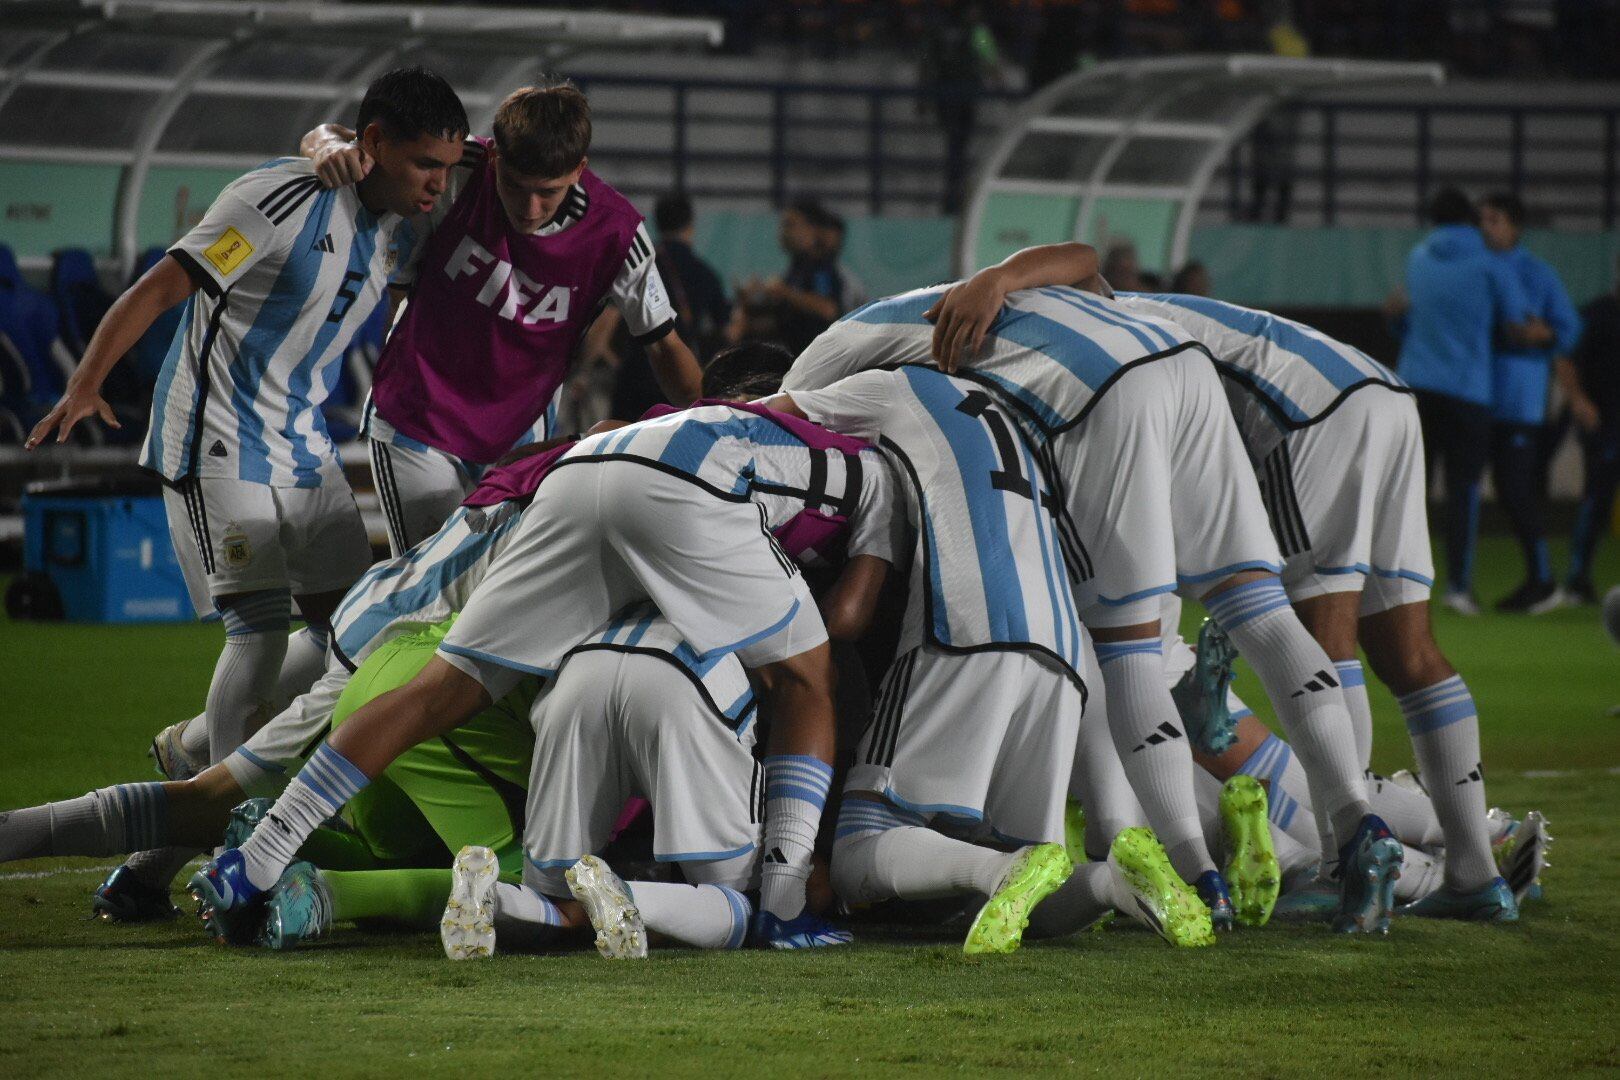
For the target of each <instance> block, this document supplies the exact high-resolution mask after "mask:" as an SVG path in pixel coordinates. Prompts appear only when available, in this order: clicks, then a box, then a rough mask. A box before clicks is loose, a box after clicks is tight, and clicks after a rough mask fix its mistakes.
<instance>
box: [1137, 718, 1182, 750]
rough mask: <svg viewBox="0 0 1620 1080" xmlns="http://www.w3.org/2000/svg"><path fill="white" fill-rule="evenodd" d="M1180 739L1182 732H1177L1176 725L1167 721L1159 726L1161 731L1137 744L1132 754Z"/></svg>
mask: <svg viewBox="0 0 1620 1080" xmlns="http://www.w3.org/2000/svg"><path fill="white" fill-rule="evenodd" d="M1179 738H1181V732H1179V731H1177V730H1176V725H1174V724H1172V723H1170V721H1168V720H1166V721H1165V722H1164V723H1162V724H1160V725H1159V730H1157V731H1155V732H1154V733H1153V734H1151V735H1149V736H1148V737H1147V738H1145V739H1143V740H1142V741H1141V742H1139V743H1137V744H1136V747H1135V749H1133V750H1132V751H1131V753H1133V754H1134V753H1136V752H1137V750H1146V749H1147V748H1148V747H1150V746H1160V745H1162V744H1164V743H1167V742H1171V741H1172V740H1175V739H1179Z"/></svg>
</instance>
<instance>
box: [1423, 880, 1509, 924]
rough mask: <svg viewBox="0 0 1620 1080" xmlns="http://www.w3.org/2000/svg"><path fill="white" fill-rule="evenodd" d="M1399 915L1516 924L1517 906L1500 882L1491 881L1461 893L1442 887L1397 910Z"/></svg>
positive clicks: (1505, 885) (1445, 886)
mask: <svg viewBox="0 0 1620 1080" xmlns="http://www.w3.org/2000/svg"><path fill="white" fill-rule="evenodd" d="M1401 914H1402V915H1415V916H1417V917H1418V918H1420V919H1461V920H1463V921H1464V922H1497V923H1506V922H1518V921H1519V904H1518V901H1516V900H1514V899H1513V890H1512V889H1510V888H1508V883H1507V882H1506V881H1504V880H1503V879H1502V878H1492V879H1491V882H1490V884H1488V885H1482V886H1480V887H1479V888H1477V889H1470V890H1468V891H1467V892H1463V891H1462V890H1460V889H1454V888H1452V887H1451V886H1450V885H1442V886H1440V888H1438V889H1436V890H1435V891H1434V892H1432V893H1430V894H1429V895H1428V896H1425V897H1424V898H1423V899H1421V900H1414V901H1413V902H1412V903H1410V904H1407V905H1406V906H1405V907H1403V908H1401Z"/></svg>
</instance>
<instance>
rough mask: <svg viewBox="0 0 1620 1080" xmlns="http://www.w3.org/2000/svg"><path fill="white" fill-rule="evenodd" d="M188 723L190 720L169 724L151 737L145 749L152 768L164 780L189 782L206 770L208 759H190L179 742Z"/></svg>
mask: <svg viewBox="0 0 1620 1080" xmlns="http://www.w3.org/2000/svg"><path fill="white" fill-rule="evenodd" d="M190 723H191V721H190V720H181V721H180V722H179V723H177V724H170V725H169V726H168V727H166V728H164V729H163V730H162V731H160V732H158V733H157V734H156V735H154V736H153V737H152V745H151V746H149V747H147V749H146V756H147V757H149V758H151V759H152V766H153V768H155V769H157V773H158V775H159V776H161V777H163V778H164V779H166V780H174V781H180V780H190V779H191V778H192V777H193V776H196V775H197V774H198V773H200V772H202V771H203V770H204V769H206V768H208V758H207V757H206V756H204V757H202V758H194V757H192V756H191V755H190V754H188V753H186V748H185V745H184V744H183V743H182V742H181V740H180V736H181V734H182V733H184V731H185V730H186V725H188V724H190Z"/></svg>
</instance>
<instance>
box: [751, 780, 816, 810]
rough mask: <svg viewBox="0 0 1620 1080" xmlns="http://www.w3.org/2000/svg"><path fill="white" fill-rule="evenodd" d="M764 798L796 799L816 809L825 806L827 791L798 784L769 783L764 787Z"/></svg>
mask: <svg viewBox="0 0 1620 1080" xmlns="http://www.w3.org/2000/svg"><path fill="white" fill-rule="evenodd" d="M765 798H766V799H798V800H799V801H801V802H807V803H809V804H810V805H811V806H814V807H815V808H816V809H817V810H825V809H826V808H827V791H826V789H825V788H823V789H821V790H820V791H817V790H816V789H815V788H807V787H803V786H801V785H799V784H771V785H769V786H767V787H766V788H765Z"/></svg>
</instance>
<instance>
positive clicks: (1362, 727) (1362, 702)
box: [1333, 660, 1373, 773]
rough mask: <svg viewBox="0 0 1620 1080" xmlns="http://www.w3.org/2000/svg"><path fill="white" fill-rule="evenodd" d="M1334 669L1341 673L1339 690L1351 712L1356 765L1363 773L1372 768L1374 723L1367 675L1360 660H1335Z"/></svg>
mask: <svg viewBox="0 0 1620 1080" xmlns="http://www.w3.org/2000/svg"><path fill="white" fill-rule="evenodd" d="M1333 668H1334V670H1335V671H1337V672H1338V673H1339V689H1341V690H1343V691H1344V704H1345V706H1346V707H1347V708H1348V709H1349V710H1350V728H1351V730H1352V731H1353V732H1355V736H1356V764H1357V765H1359V766H1360V767H1361V771H1362V773H1366V772H1367V771H1368V770H1369V769H1371V768H1372V742H1373V721H1372V702H1370V701H1368V700H1367V673H1366V672H1365V671H1363V670H1362V668H1361V661H1360V660H1335V661H1333Z"/></svg>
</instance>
